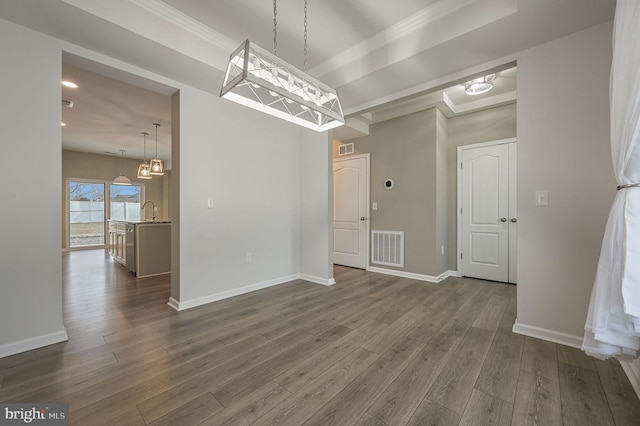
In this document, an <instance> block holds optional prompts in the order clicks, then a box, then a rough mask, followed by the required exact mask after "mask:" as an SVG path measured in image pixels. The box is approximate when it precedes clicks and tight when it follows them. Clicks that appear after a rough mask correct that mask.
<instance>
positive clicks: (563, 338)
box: [513, 320, 582, 349]
mask: <svg viewBox="0 0 640 426" xmlns="http://www.w3.org/2000/svg"><path fill="white" fill-rule="evenodd" d="M513 332H514V333H518V334H523V335H525V336H529V337H535V338H536V339H542V340H547V341H549V342H553V343H559V344H561V345H565V346H570V347H572V348H578V349H582V336H574V335H573V334H567V333H561V332H559V331H555V330H549V329H546V328H540V327H534V326H532V325H527V324H521V323H519V322H518V320H516V322H515V324H513Z"/></svg>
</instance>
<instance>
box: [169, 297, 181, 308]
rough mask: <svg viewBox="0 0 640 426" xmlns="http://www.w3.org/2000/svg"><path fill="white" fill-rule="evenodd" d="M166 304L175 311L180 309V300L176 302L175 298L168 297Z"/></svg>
mask: <svg viewBox="0 0 640 426" xmlns="http://www.w3.org/2000/svg"><path fill="white" fill-rule="evenodd" d="M167 305H169V306H171V307H172V308H173V309H175V310H176V311H179V310H180V302H178V301H177V300H176V299H174V298H173V297H170V298H169V302H167Z"/></svg>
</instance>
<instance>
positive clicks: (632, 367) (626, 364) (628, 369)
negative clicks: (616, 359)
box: [620, 359, 640, 399]
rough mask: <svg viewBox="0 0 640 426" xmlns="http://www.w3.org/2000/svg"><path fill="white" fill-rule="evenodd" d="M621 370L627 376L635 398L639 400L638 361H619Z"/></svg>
mask: <svg viewBox="0 0 640 426" xmlns="http://www.w3.org/2000/svg"><path fill="white" fill-rule="evenodd" d="M620 365H621V366H622V369H623V370H624V372H625V373H626V374H627V377H628V378H629V381H630V382H631V386H633V390H634V391H636V396H637V397H638V398H639V399H640V360H637V359H636V360H635V361H620Z"/></svg>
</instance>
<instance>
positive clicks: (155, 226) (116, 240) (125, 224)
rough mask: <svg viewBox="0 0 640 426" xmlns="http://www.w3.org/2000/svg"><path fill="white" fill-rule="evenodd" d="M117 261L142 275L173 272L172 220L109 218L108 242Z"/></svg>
mask: <svg viewBox="0 0 640 426" xmlns="http://www.w3.org/2000/svg"><path fill="white" fill-rule="evenodd" d="M107 247H108V250H109V253H110V254H111V256H112V257H113V260H115V261H116V262H118V263H120V264H121V265H123V266H125V267H126V268H127V269H129V270H130V271H131V272H132V273H134V274H135V275H136V276H138V277H149V276H153V275H161V274H168V273H171V222H169V221H142V220H130V221H120V220H111V221H109V237H108V244H107Z"/></svg>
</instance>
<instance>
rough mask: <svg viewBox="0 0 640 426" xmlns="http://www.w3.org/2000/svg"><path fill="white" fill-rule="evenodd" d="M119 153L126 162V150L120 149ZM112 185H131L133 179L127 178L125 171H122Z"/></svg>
mask: <svg viewBox="0 0 640 426" xmlns="http://www.w3.org/2000/svg"><path fill="white" fill-rule="evenodd" d="M119 151H120V155H122V160H123V161H124V149H120V150H119ZM112 183H113V184H114V185H131V179H129V178H128V177H127V175H126V174H125V173H124V170H120V175H119V176H116V178H115V179H114V180H113V182H112Z"/></svg>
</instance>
